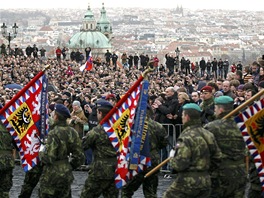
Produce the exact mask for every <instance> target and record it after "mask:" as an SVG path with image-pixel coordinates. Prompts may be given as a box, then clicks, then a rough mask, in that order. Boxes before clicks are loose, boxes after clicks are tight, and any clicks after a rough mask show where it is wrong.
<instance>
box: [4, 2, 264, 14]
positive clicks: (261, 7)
mask: <svg viewBox="0 0 264 198" xmlns="http://www.w3.org/2000/svg"><path fill="white" fill-rule="evenodd" d="M102 3H104V4H105V8H106V9H107V8H112V7H142V8H174V7H175V8H176V7H177V5H182V6H183V8H189V9H229V10H230V9H232V10H256V11H264V1H263V0H240V1H236V0H156V1H155V0H1V6H0V9H8V8H80V9H85V8H87V6H88V4H90V6H91V8H101V7H102ZM0 17H1V13H0Z"/></svg>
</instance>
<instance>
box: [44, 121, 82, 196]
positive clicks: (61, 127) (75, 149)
mask: <svg viewBox="0 0 264 198" xmlns="http://www.w3.org/2000/svg"><path fill="white" fill-rule="evenodd" d="M70 154H72V157H71V159H72V160H69V157H68V156H70ZM39 156H40V158H41V161H42V163H43V173H42V175H41V177H40V189H39V197H40V198H43V197H52V198H54V197H71V184H72V182H73V179H74V178H73V174H72V169H75V168H77V167H79V166H80V165H81V164H82V162H83V160H84V155H83V150H82V146H81V140H80V138H79V135H78V133H77V131H76V130H74V129H73V128H72V127H70V126H67V123H66V120H65V121H56V122H55V126H54V129H53V130H51V131H50V132H49V134H48V139H47V144H46V150H45V151H44V152H40V153H39Z"/></svg>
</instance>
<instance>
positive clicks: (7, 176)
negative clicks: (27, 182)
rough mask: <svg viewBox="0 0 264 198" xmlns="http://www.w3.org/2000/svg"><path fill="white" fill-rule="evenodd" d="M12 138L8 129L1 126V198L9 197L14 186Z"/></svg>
mask: <svg viewBox="0 0 264 198" xmlns="http://www.w3.org/2000/svg"><path fill="white" fill-rule="evenodd" d="M12 141H13V139H12V137H11V135H10V133H9V132H8V131H7V129H6V128H5V127H4V126H3V124H2V123H1V124H0V178H1V179H0V198H7V197H9V191H10V189H11V188H12V185H13V181H12V178H13V168H14V166H15V161H14V157H13V154H12V150H13V148H14V147H13V144H12Z"/></svg>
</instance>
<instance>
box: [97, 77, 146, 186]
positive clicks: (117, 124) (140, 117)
mask: <svg viewBox="0 0 264 198" xmlns="http://www.w3.org/2000/svg"><path fill="white" fill-rule="evenodd" d="M142 80H143V77H142V76H141V77H140V78H139V79H138V80H137V81H136V83H135V84H134V85H133V86H132V87H131V88H130V89H129V90H128V91H127V93H126V94H125V95H124V96H123V97H122V98H121V99H120V101H119V102H118V103H117V104H116V106H115V107H114V108H113V109H112V110H111V111H110V112H109V113H108V114H107V115H106V116H105V117H104V119H103V120H102V121H101V122H100V124H101V125H102V126H103V127H104V130H105V131H106V133H107V135H108V137H109V139H110V141H111V143H112V145H113V147H114V148H115V149H116V152H117V161H118V164H117V167H116V170H115V184H116V187H117V188H122V187H123V186H124V185H125V184H126V183H127V181H128V180H130V179H132V177H133V176H135V175H136V174H137V173H138V172H140V171H142V170H144V169H145V168H147V167H148V166H150V156H149V153H146V152H145V153H144V155H143V152H144V151H146V150H148V151H149V148H146V147H147V146H148V147H149V144H145V142H147V139H148V138H147V137H148V135H147V126H146V124H145V116H146V108H147V96H148V82H147V81H144V82H143V83H142ZM145 140H146V141H145Z"/></svg>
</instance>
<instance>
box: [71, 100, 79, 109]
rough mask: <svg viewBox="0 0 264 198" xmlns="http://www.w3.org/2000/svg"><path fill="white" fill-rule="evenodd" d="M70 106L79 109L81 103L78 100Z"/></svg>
mask: <svg viewBox="0 0 264 198" xmlns="http://www.w3.org/2000/svg"><path fill="white" fill-rule="evenodd" d="M72 106H78V107H80V106H81V103H80V102H79V101H78V100H74V101H73V103H72Z"/></svg>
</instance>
